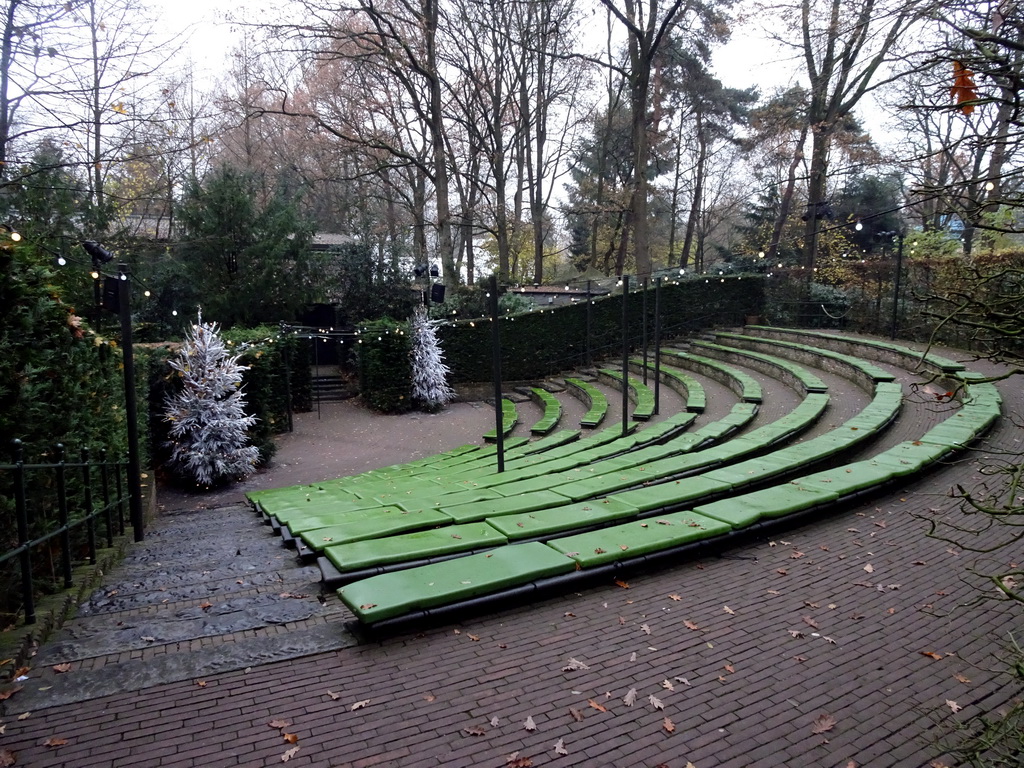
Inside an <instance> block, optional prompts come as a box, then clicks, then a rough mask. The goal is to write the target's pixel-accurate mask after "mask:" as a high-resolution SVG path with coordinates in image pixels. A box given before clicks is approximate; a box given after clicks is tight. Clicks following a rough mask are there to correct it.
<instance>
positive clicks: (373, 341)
mask: <svg viewBox="0 0 1024 768" xmlns="http://www.w3.org/2000/svg"><path fill="white" fill-rule="evenodd" d="M358 347H359V390H360V392H361V393H362V396H363V400H364V401H365V402H366V403H367V405H369V406H370V407H371V408H374V409H375V410H378V411H382V412H383V413H405V412H406V411H408V410H410V409H411V408H412V364H411V361H410V352H411V350H412V345H411V344H410V337H409V324H408V323H400V322H397V321H395V320H391V319H390V318H385V319H383V320H376V321H374V322H372V323H367V324H365V325H364V326H362V327H361V328H360V329H359V344H358Z"/></svg>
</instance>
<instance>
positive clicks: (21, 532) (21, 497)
mask: <svg viewBox="0 0 1024 768" xmlns="http://www.w3.org/2000/svg"><path fill="white" fill-rule="evenodd" d="M13 446H14V511H15V515H16V517H17V520H18V546H19V547H25V548H24V549H23V550H22V552H21V555H19V558H18V559H19V560H20V562H21V593H22V600H23V601H24V603H25V623H26V624H35V623H36V603H35V600H34V599H33V597H32V556H31V553H30V552H29V550H28V546H27V544H28V510H27V509H26V508H25V466H24V465H25V452H24V447H23V446H22V444H21V440H14V441H13Z"/></svg>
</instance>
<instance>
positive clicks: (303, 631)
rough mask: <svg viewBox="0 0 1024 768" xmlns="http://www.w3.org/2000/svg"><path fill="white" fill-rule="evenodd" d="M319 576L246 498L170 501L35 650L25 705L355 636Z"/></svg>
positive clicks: (223, 667) (80, 697)
mask: <svg viewBox="0 0 1024 768" xmlns="http://www.w3.org/2000/svg"><path fill="white" fill-rule="evenodd" d="M319 581H320V571H319V569H318V568H317V567H316V566H315V565H312V566H303V565H301V564H299V563H298V561H297V560H296V558H295V553H294V552H293V551H290V550H286V549H284V548H283V547H282V546H281V543H280V539H278V538H276V537H274V536H272V535H271V534H270V530H269V529H268V528H267V527H266V526H264V525H263V524H262V523H261V522H260V520H259V518H258V517H257V516H256V515H255V514H253V511H252V509H251V508H249V507H248V506H246V505H242V504H236V505H233V506H229V507H223V508H219V509H210V510H196V511H178V512H170V513H164V514H162V515H161V516H160V517H159V518H158V519H157V520H156V521H155V524H154V525H153V526H152V527H151V529H150V530H149V531H147V534H146V540H145V542H143V543H141V544H137V545H135V546H134V547H133V548H132V549H131V550H130V551H129V554H128V556H127V557H126V559H125V560H124V562H123V563H122V564H121V565H120V566H118V567H117V568H115V569H114V571H113V572H112V573H111V574H109V575H108V576H107V577H106V579H105V584H104V586H103V588H102V589H100V590H97V591H96V592H95V593H94V594H93V595H92V596H91V597H90V599H89V600H88V601H87V602H85V603H83V604H82V605H81V606H80V607H79V611H78V614H77V617H76V618H75V620H74V621H72V622H69V623H68V624H67V625H66V626H65V627H64V629H62V630H61V631H60V633H58V634H57V635H56V636H55V637H54V638H52V639H51V641H50V642H48V643H47V644H46V645H45V646H44V647H43V648H42V649H41V650H40V652H39V653H38V654H37V656H36V657H35V658H34V659H33V672H32V674H31V676H30V678H29V680H27V681H25V683H24V688H23V689H22V690H21V691H20V692H19V693H18V707H19V709H27V710H35V709H42V708H45V707H52V706H56V705H59V704H68V703H71V702H76V701H85V700H88V699H92V698H95V697H98V696H106V695H110V694H113V693H118V692H123V691H135V690H141V689H143V688H147V687H149V686H152V685H157V684H160V683H169V682H177V681H181V680H188V679H191V678H195V677H197V676H202V675H211V674H216V673H218V672H228V671H232V670H239V669H246V668H249V667H252V666H254V665H257V664H266V663H268V662H273V661H284V660H287V659H292V658H297V657H299V656H305V655H308V654H310V653H319V652H323V651H330V650H337V649H339V648H342V647H345V646H346V645H351V644H353V643H354V640H353V639H352V637H351V635H349V634H348V633H346V632H340V631H338V621H337V618H338V615H339V614H340V613H342V607H341V605H340V603H339V602H338V601H337V600H333V599H324V598H323V597H322V596H321V595H320V584H319ZM332 619H333V620H334V621H333V623H332ZM55 667H56V668H57V669H54V668H55ZM59 670H63V671H59ZM71 672H74V674H69V673H71Z"/></svg>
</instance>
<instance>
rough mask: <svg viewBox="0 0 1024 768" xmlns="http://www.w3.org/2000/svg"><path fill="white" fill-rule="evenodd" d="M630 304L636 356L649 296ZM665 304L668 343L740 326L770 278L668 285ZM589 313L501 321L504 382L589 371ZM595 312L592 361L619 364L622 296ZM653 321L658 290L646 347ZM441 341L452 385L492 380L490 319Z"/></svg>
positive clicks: (456, 329)
mask: <svg viewBox="0 0 1024 768" xmlns="http://www.w3.org/2000/svg"><path fill="white" fill-rule="evenodd" d="M626 302H627V303H626V314H627V329H628V330H627V333H628V336H629V344H630V347H631V348H633V349H636V348H638V347H639V346H640V343H641V340H642V336H643V317H644V312H643V307H644V300H643V295H642V293H641V292H638V291H632V292H631V293H630V294H629V295H628V297H627V298H626ZM660 305H661V333H662V338H671V337H673V336H679V335H683V334H686V333H691V332H693V331H697V330H699V329H701V328H710V327H714V326H723V325H737V324H742V323H743V320H744V317H745V316H747V315H760V314H762V312H763V309H764V278H763V276H760V275H739V276H729V277H707V278H705V277H697V278H689V279H685V280H681V281H677V282H663V283H662V286H661V302H660ZM587 312H588V309H587V305H586V303H585V302H581V303H578V304H573V305H569V306H564V307H557V308H553V309H545V310H538V311H535V312H529V313H526V314H522V315H515V316H512V317H505V318H502V319H501V320H500V323H501V374H502V378H503V379H505V380H510V381H511V380H526V379H537V378H541V377H544V376H550V375H552V374H555V373H558V372H559V371H566V370H570V369H572V368H573V367H575V366H578V365H582V364H584V363H585V362H586V360H585V358H586V351H587V338H586V337H587ZM590 312H591V331H590V339H591V351H592V354H593V356H594V358H595V359H600V358H606V357H614V356H615V355H617V354H618V353H619V351H620V350H621V349H622V295H621V294H619V295H614V296H606V297H603V298H599V299H595V300H594V301H593V306H592V308H591V309H590ZM654 318H655V289H654V286H653V283H652V284H651V286H650V288H649V289H648V291H647V325H648V330H647V333H648V342H651V341H653V333H654V331H653V329H654ZM438 336H439V338H440V341H441V348H442V350H444V355H445V361H446V362H447V364H448V367H449V368H451V371H452V374H451V380H452V381H453V382H470V381H487V380H488V379H490V378H491V354H492V352H491V349H492V344H491V324H490V322H489V321H488V320H486V319H484V320H482V321H481V320H473V321H459V322H457V323H454V324H452V325H446V326H442V327H441V328H440V329H439V332H438ZM365 391H366V390H365V389H364V392H365Z"/></svg>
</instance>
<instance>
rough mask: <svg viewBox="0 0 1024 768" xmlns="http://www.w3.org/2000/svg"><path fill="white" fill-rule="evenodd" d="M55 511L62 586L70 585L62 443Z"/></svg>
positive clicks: (58, 463)
mask: <svg viewBox="0 0 1024 768" xmlns="http://www.w3.org/2000/svg"><path fill="white" fill-rule="evenodd" d="M56 473H57V513H58V515H59V516H60V527H61V529H62V530H61V534H60V566H61V570H62V571H63V573H64V588H65V589H67V588H68V587H70V586H72V580H71V531H70V530H69V529H68V483H67V474H66V471H65V468H64V445H63V444H62V443H57V467H56Z"/></svg>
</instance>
